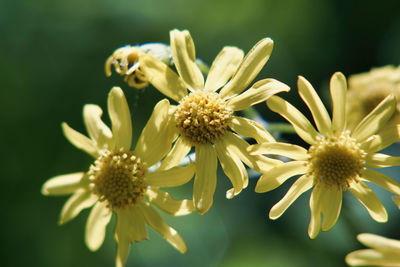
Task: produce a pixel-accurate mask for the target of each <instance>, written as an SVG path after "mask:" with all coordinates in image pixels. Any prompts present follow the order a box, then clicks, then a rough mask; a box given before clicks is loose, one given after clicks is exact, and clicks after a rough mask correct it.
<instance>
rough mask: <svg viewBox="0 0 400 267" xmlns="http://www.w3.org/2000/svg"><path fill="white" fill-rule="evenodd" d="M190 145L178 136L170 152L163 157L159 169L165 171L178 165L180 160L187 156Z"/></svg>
mask: <svg viewBox="0 0 400 267" xmlns="http://www.w3.org/2000/svg"><path fill="white" fill-rule="evenodd" d="M191 148H192V145H191V144H189V143H188V142H187V141H186V140H185V139H184V138H183V137H182V136H180V137H179V138H178V139H177V140H176V142H175V144H174V146H173V147H172V149H171V151H170V152H169V153H168V154H167V156H165V158H164V160H163V161H162V164H161V167H160V169H162V170H165V169H169V168H172V167H174V166H176V165H178V164H179V163H180V162H181V161H182V159H183V158H184V157H185V156H186V155H187V154H189V152H190V149H191Z"/></svg>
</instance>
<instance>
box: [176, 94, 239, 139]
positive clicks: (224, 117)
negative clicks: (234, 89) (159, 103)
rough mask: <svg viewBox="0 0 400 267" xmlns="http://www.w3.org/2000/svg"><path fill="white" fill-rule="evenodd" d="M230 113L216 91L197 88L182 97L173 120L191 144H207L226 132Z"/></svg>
mask: <svg viewBox="0 0 400 267" xmlns="http://www.w3.org/2000/svg"><path fill="white" fill-rule="evenodd" d="M232 113H233V111H232V110H229V109H228V108H227V107H226V103H225V101H224V100H222V99H221V97H220V96H219V95H218V94H217V93H214V92H203V91H201V90H198V91H196V92H194V93H191V94H189V95H187V96H186V97H185V98H183V99H182V101H181V102H180V105H179V106H178V110H177V111H176V113H175V120H176V125H177V127H178V128H179V130H180V132H181V134H182V136H184V137H185V138H186V139H187V140H189V141H190V142H191V143H192V144H209V143H213V142H214V141H216V140H217V139H218V138H220V137H221V136H223V135H224V134H225V133H226V128H227V127H228V121H229V118H230V117H231V115H232Z"/></svg>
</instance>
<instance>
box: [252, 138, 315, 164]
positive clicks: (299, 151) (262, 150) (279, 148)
mask: <svg viewBox="0 0 400 267" xmlns="http://www.w3.org/2000/svg"><path fill="white" fill-rule="evenodd" d="M248 151H249V153H250V154H251V155H256V154H272V155H281V156H285V157H288V158H291V159H294V160H307V159H308V157H309V156H308V154H307V150H306V149H304V148H302V147H301V146H297V145H292V144H288V143H280V142H275V143H262V144H256V145H252V146H250V147H249V149H248Z"/></svg>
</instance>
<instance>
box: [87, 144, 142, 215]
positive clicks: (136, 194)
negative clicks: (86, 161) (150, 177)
mask: <svg viewBox="0 0 400 267" xmlns="http://www.w3.org/2000/svg"><path fill="white" fill-rule="evenodd" d="M146 171H147V168H146V165H145V164H144V163H142V162H141V160H140V158H138V157H137V156H136V155H135V154H134V152H133V151H128V152H125V151H124V150H123V149H121V150H120V151H111V152H110V151H107V152H105V154H104V155H102V156H100V157H99V158H98V159H97V160H96V161H95V163H94V164H93V165H91V166H90V170H89V175H90V180H91V182H92V186H93V191H94V193H95V194H97V195H98V196H99V198H100V201H105V200H107V201H108V205H109V207H110V208H113V209H114V210H118V209H126V208H128V207H129V206H130V205H132V204H135V203H136V202H137V201H138V200H140V199H141V198H142V197H143V194H144V192H145V189H146V187H147V184H145V183H144V181H143V176H144V175H145V173H146Z"/></svg>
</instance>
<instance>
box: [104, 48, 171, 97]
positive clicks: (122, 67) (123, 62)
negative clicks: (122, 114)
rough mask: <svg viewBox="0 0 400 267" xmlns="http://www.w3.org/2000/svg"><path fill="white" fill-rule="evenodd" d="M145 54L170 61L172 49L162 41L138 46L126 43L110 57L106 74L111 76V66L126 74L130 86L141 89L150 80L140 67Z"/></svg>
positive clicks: (166, 61)
mask: <svg viewBox="0 0 400 267" xmlns="http://www.w3.org/2000/svg"><path fill="white" fill-rule="evenodd" d="M144 54H150V55H152V56H154V57H156V58H158V59H159V60H161V61H163V62H165V63H167V64H168V63H169V62H170V61H171V50H170V49H169V46H167V45H165V44H162V43H147V44H143V45H138V46H130V45H126V46H123V47H120V48H118V49H117V50H115V51H114V53H113V54H112V55H111V56H110V57H108V59H107V61H106V65H105V69H106V75H107V76H108V77H109V76H111V66H112V65H113V66H114V69H115V72H117V73H118V74H119V75H121V76H124V80H125V82H126V83H128V85H129V86H130V87H134V88H136V89H141V88H144V87H146V86H147V85H148V84H149V82H148V79H147V77H146V75H145V74H144V73H143V71H142V70H141V68H140V63H139V58H140V57H141V56H142V55H144Z"/></svg>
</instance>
